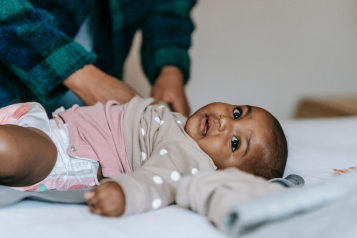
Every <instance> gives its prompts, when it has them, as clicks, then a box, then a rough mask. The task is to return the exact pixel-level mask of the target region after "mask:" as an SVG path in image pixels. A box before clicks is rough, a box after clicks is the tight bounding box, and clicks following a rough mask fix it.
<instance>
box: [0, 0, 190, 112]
mask: <svg viewBox="0 0 357 238" xmlns="http://www.w3.org/2000/svg"><path fill="white" fill-rule="evenodd" d="M195 3H196V0H81V1H72V0H2V1H1V7H0V107H3V106H6V105H8V104H11V103H16V102H21V101H29V100H36V101H39V102H41V103H42V104H45V105H46V104H47V105H48V104H50V103H51V102H53V101H55V100H57V99H58V98H59V97H61V96H62V95H63V94H64V93H65V92H66V90H67V88H66V87H64V86H63V84H62V82H63V80H65V79H66V78H67V77H68V76H70V75H71V74H72V73H74V72H75V71H76V70H78V69H80V68H82V67H83V66H84V65H87V64H95V65H96V66H97V67H99V68H100V69H102V70H103V71H105V72H107V73H108V74H111V75H112V76H114V77H117V78H119V79H120V78H121V77H122V72H123V64H124V61H125V58H126V57H127V55H128V52H129V49H130V47H131V44H132V41H133V37H134V34H135V32H136V31H137V30H139V29H140V30H141V31H142V34H143V43H142V48H141V61H142V66H143V69H144V72H145V74H146V76H147V77H148V79H149V81H150V82H151V83H152V84H153V83H154V82H155V80H156V77H157V76H158V74H159V72H160V70H161V68H162V67H163V66H166V65H175V66H177V67H179V68H180V69H181V70H182V72H183V74H184V77H185V82H186V81H187V80H188V78H189V68H190V59H189V56H188V52H187V51H188V49H189V47H190V46H191V33H192V31H193V29H194V25H193V23H192V20H191V18H190V11H191V9H192V7H193V6H194V4H195ZM89 12H91V13H92V14H93V16H94V17H93V19H94V20H93V22H91V23H92V25H93V29H94V36H95V38H94V51H95V53H90V52H87V51H86V50H85V49H84V48H83V47H82V46H81V45H79V44H78V43H76V42H74V41H73V37H74V35H75V34H76V33H77V31H78V29H79V27H80V26H81V24H82V23H83V21H84V20H85V18H86V17H87V16H88V14H89Z"/></svg>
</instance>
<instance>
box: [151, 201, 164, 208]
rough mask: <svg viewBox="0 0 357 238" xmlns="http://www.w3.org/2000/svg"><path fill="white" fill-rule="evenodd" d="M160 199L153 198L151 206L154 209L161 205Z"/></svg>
mask: <svg viewBox="0 0 357 238" xmlns="http://www.w3.org/2000/svg"><path fill="white" fill-rule="evenodd" d="M161 203H162V200H161V199H160V198H155V199H154V201H152V207H153V208H154V209H157V208H159V207H160V206H161Z"/></svg>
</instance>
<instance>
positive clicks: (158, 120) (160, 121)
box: [155, 117, 164, 126]
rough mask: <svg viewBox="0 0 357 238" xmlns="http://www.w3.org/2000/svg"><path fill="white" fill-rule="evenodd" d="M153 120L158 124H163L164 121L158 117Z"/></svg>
mask: <svg viewBox="0 0 357 238" xmlns="http://www.w3.org/2000/svg"><path fill="white" fill-rule="evenodd" d="M155 121H156V122H157V123H159V124H160V126H161V125H162V124H164V121H163V120H160V118H158V117H155Z"/></svg>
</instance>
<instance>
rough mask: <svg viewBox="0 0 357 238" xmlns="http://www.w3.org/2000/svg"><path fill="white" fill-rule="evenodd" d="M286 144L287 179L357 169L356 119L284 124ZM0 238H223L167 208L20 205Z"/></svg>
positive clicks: (0, 225)
mask: <svg viewBox="0 0 357 238" xmlns="http://www.w3.org/2000/svg"><path fill="white" fill-rule="evenodd" d="M282 125H283V127H284V129H285V131H286V134H287V137H288V141H289V149H290V153H289V159H288V163H287V168H286V172H285V174H286V175H287V174H291V173H296V174H300V175H302V176H303V177H304V179H305V181H306V184H307V185H310V184H314V183H318V182H319V181H322V180H324V179H329V178H333V177H334V176H336V175H334V173H335V172H334V171H333V169H347V168H349V167H354V166H356V167H357V117H353V118H346V119H329V120H299V121H294V120H291V121H284V122H283V123H282ZM0 237H1V238H8V237H11V238H12V237H28V238H42V237H46V238H47V237H51V238H72V237H76V238H78V237H87V238H92V237H93V238H98V237H106V238H111V237H123V238H126V237H134V238H136V237H146V238H150V237H155V238H161V237H162V238H167V237H170V238H175V237H177V238H186V237H187V238H190V237H192V238H193V237H195V238H197V237H205V238H224V237H226V236H225V235H224V234H222V233H221V232H219V231H218V230H216V229H215V228H214V227H213V226H212V225H211V224H210V223H209V222H208V221H207V219H206V218H205V217H202V216H199V215H197V214H195V213H193V212H191V211H188V210H185V209H182V208H179V207H178V206H170V207H167V208H164V209H160V210H158V211H154V212H148V213H145V214H141V215H135V216H128V217H124V218H106V217H99V216H95V215H92V214H90V213H89V212H88V211H87V208H86V207H85V206H82V205H62V204H50V203H41V202H35V201H23V202H21V203H19V204H17V205H15V206H11V207H7V208H2V209H0Z"/></svg>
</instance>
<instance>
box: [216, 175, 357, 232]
mask: <svg viewBox="0 0 357 238" xmlns="http://www.w3.org/2000/svg"><path fill="white" fill-rule="evenodd" d="M354 193H355V194H357V173H356V172H353V173H350V174H346V175H344V176H341V177H337V178H334V179H331V180H327V181H325V182H324V183H321V184H316V185H314V186H309V187H304V188H297V189H288V190H285V191H284V192H282V193H279V194H275V195H271V196H269V197H264V198H261V199H256V200H254V201H250V202H247V203H244V204H239V205H236V206H234V207H232V208H231V210H230V211H229V212H228V213H227V214H226V216H225V218H224V220H223V222H224V226H225V228H226V231H227V233H228V234H230V235H231V236H238V235H243V234H246V233H248V232H252V231H255V230H256V229H257V228H258V227H261V226H264V225H267V224H271V223H275V222H279V221H281V220H283V219H288V218H290V217H295V216H299V215H301V214H305V213H310V212H313V211H315V210H317V209H319V208H323V207H325V206H328V205H330V204H331V203H333V202H339V201H340V202H341V203H343V199H345V198H346V197H347V196H350V195H351V194H354Z"/></svg>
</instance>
